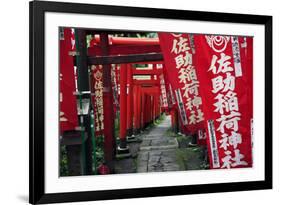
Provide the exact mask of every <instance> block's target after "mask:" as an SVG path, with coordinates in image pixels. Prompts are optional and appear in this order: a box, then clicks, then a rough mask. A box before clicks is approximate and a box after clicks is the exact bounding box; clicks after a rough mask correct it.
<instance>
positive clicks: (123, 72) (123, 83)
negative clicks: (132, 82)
mask: <svg viewBox="0 0 281 205" xmlns="http://www.w3.org/2000/svg"><path fill="white" fill-rule="evenodd" d="M126 136H127V64H121V66H120V136H119V137H120V139H123V140H125V139H126Z"/></svg>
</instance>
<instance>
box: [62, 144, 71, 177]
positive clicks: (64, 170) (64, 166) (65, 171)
mask: <svg viewBox="0 0 281 205" xmlns="http://www.w3.org/2000/svg"><path fill="white" fill-rule="evenodd" d="M68 174H69V173H68V168H67V155H66V148H65V146H64V145H63V146H61V147H60V176H68Z"/></svg>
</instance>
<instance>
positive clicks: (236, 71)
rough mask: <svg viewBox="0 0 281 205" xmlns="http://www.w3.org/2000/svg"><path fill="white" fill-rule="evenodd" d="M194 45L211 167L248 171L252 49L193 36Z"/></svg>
mask: <svg viewBox="0 0 281 205" xmlns="http://www.w3.org/2000/svg"><path fill="white" fill-rule="evenodd" d="M247 39H248V40H249V39H251V38H249V37H247ZM250 41H251V40H250ZM194 45H195V50H196V55H195V58H194V63H195V65H196V69H197V73H198V79H199V81H200V83H201V85H204V86H202V87H200V89H201V92H202V93H204V95H202V102H203V110H204V114H205V124H206V128H207V146H208V152H209V159H210V166H211V168H237V167H251V166H252V146H251V122H252V112H253V111H252V104H253V102H252V97H251V96H252V94H251V92H252V91H251V90H252V81H250V80H249V79H250V78H252V74H251V73H252V71H250V70H251V69H252V68H251V65H249V61H252V59H250V60H249V59H248V58H249V56H251V55H252V54H250V53H251V52H252V51H251V50H252V49H247V52H248V53H247V54H246V52H245V51H243V49H241V43H240V41H239V38H238V37H235V36H213V35H194ZM249 46H252V44H251V43H249ZM246 62H247V63H246Z"/></svg>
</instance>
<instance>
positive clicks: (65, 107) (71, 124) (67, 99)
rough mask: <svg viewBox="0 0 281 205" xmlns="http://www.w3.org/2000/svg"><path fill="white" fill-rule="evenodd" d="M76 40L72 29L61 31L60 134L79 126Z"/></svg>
mask: <svg viewBox="0 0 281 205" xmlns="http://www.w3.org/2000/svg"><path fill="white" fill-rule="evenodd" d="M72 51H75V40H74V35H73V33H72V30H71V29H70V28H64V29H63V28H62V29H61V31H60V132H61V133H62V132H63V131H65V130H74V129H75V127H77V126H78V117H77V104H76V97H75V95H74V94H73V93H74V92H75V76H74V65H73V56H71V55H70V52H72Z"/></svg>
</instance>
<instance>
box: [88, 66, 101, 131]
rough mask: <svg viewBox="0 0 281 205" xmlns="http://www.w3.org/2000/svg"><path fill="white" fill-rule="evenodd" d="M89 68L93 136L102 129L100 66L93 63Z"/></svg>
mask: <svg viewBox="0 0 281 205" xmlns="http://www.w3.org/2000/svg"><path fill="white" fill-rule="evenodd" d="M91 70H92V73H91V93H93V95H92V106H93V108H94V119H95V136H100V135H102V133H103V129H104V112H103V82H102V66H101V65H98V66H94V65H93V66H92V67H91Z"/></svg>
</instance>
